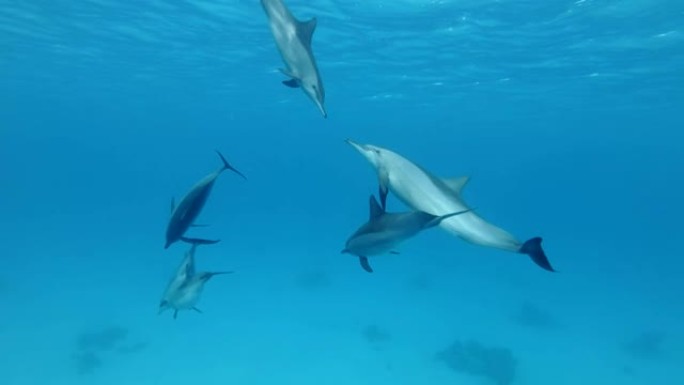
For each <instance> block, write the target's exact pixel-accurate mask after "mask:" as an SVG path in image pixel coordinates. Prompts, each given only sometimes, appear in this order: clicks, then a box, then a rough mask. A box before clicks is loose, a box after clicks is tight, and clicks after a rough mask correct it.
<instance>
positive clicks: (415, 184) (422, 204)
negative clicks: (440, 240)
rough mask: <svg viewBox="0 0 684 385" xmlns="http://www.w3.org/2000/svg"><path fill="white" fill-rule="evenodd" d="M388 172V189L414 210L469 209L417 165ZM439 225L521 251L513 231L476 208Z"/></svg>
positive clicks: (468, 238)
mask: <svg viewBox="0 0 684 385" xmlns="http://www.w3.org/2000/svg"><path fill="white" fill-rule="evenodd" d="M389 175H390V178H389V189H390V190H391V191H392V192H393V193H394V195H396V196H397V197H398V198H399V200H401V201H402V202H403V203H404V204H406V205H407V206H409V207H411V208H412V209H414V210H420V211H424V212H426V213H428V214H432V215H438V216H441V215H446V214H449V213H453V212H458V211H462V210H467V209H468V207H467V206H466V205H465V203H463V202H462V201H461V199H460V197H459V196H458V195H457V194H456V193H455V192H453V191H451V190H448V189H446V188H445V187H444V186H440V185H439V184H438V183H436V182H435V178H434V177H432V176H431V175H428V174H425V173H424V172H423V171H422V170H420V169H419V168H417V167H415V166H413V167H405V166H404V167H398V168H396V169H395V168H393V169H392V170H391V171H390V172H389ZM439 226H440V227H441V228H442V229H444V230H446V231H448V232H450V233H451V234H454V235H456V236H458V237H459V238H461V239H464V240H466V241H468V242H470V243H473V244H477V245H481V246H488V247H494V248H498V249H503V250H508V251H518V250H519V249H520V247H521V245H522V244H521V242H520V241H518V240H517V239H516V238H515V237H514V236H513V235H512V234H510V233H508V232H507V231H505V230H503V229H501V228H499V227H497V226H495V225H493V224H491V223H489V222H487V221H485V220H484V219H483V218H482V217H480V216H479V215H477V214H476V213H475V212H473V211H470V212H467V213H463V214H461V215H457V216H454V217H451V218H447V219H445V220H443V221H442V222H441V223H440V225H439Z"/></svg>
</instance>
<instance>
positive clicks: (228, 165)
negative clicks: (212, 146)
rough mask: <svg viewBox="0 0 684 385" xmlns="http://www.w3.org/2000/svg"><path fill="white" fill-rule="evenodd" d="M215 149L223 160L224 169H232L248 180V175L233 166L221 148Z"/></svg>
mask: <svg viewBox="0 0 684 385" xmlns="http://www.w3.org/2000/svg"><path fill="white" fill-rule="evenodd" d="M214 151H216V153H217V154H218V156H219V157H220V158H221V161H222V162H223V169H224V170H230V171H232V172H234V173H236V174H238V175H240V176H241V177H242V178H243V179H244V180H247V177H246V176H245V175H244V174H243V173H241V172H240V171H238V170H237V169H236V168H235V167H233V166H231V164H230V163H228V161H227V160H226V157H225V156H223V154H221V152H220V151H219V150H214Z"/></svg>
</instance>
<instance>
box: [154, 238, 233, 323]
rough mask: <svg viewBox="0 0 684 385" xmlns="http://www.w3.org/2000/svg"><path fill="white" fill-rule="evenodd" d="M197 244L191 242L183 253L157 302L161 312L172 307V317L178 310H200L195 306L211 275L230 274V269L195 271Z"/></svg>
mask: <svg viewBox="0 0 684 385" xmlns="http://www.w3.org/2000/svg"><path fill="white" fill-rule="evenodd" d="M196 247H197V244H193V245H192V247H191V249H190V250H189V251H188V252H186V253H185V257H184V258H183V261H181V263H180V265H179V266H178V268H177V269H176V273H175V275H174V276H173V277H171V279H170V280H169V283H168V285H167V286H166V289H165V290H164V294H163V296H162V299H161V301H160V302H159V312H158V314H161V313H162V312H163V311H164V310H166V309H173V310H174V312H173V318H174V319H176V317H178V311H179V310H189V309H192V310H195V311H196V312H198V313H201V312H202V311H201V310H200V309H198V308H197V306H196V305H197V302H199V299H200V295H201V294H202V291H203V289H204V284H206V283H207V282H208V281H209V279H211V277H213V276H215V275H221V274H231V273H233V272H232V271H222V272H202V273H196V272H195V250H196Z"/></svg>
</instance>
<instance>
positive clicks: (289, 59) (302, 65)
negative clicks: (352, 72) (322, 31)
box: [261, 0, 328, 118]
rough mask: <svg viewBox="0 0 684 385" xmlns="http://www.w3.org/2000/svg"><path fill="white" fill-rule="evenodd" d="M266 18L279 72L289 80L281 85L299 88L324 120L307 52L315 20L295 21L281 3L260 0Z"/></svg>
mask: <svg viewBox="0 0 684 385" xmlns="http://www.w3.org/2000/svg"><path fill="white" fill-rule="evenodd" d="M261 5H262V7H263V8H264V11H265V12H266V16H268V24H269V26H270V28H271V32H272V34H273V38H274V39H275V43H276V46H277V47H278V51H279V52H280V56H281V57H282V59H283V62H284V63H285V68H284V69H281V70H280V71H281V72H282V73H283V74H284V75H286V76H288V77H289V78H290V79H289V80H285V81H283V84H285V85H286V86H288V87H291V88H301V89H302V91H304V93H305V94H306V96H308V97H309V98H310V99H311V100H312V101H313V102H314V103H315V104H316V106H317V107H318V109H319V110H320V111H321V114H323V117H324V118H326V117H327V116H328V113H327V112H326V110H325V105H324V103H325V89H324V88H323V81H322V80H321V75H320V73H319V72H318V66H317V65H316V59H315V58H314V54H313V51H312V50H311V39H312V37H313V33H314V31H315V30H316V18H312V19H310V20H308V21H305V22H303V21H299V20H297V19H295V17H294V16H293V15H292V13H291V12H290V10H289V9H287V7H286V6H285V4H284V3H283V1H282V0H261Z"/></svg>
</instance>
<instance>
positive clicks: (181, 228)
mask: <svg viewBox="0 0 684 385" xmlns="http://www.w3.org/2000/svg"><path fill="white" fill-rule="evenodd" d="M216 153H217V154H218V155H219V157H220V158H221V161H223V166H222V167H221V168H219V169H218V170H216V171H214V172H212V173H211V174H209V175H207V176H205V177H204V178H202V180H200V181H199V182H197V183H196V184H195V185H194V186H193V187H192V188H191V189H190V191H188V193H187V194H186V195H185V196H184V197H183V199H181V200H180V202H178V205H175V204H174V202H173V200H172V201H171V217H170V218H169V222H168V224H167V226H166V244H165V245H164V248H165V249H168V248H169V246H171V245H172V244H173V243H175V242H177V241H179V240H182V241H185V242H188V243H198V244H211V243H216V242H218V240H206V239H198V238H187V237H185V232H186V231H187V230H188V228H190V227H191V226H199V225H195V224H194V222H195V219H197V216H199V214H200V212H201V211H202V208H204V204H205V203H206V202H207V198H209V194H210V193H211V190H212V188H213V187H214V183H215V182H216V178H218V176H219V175H221V173H222V172H223V171H225V170H231V171H233V172H235V173H237V174H238V175H240V176H241V177H243V178H244V179H247V178H246V177H245V176H244V175H243V174H242V173H241V172H240V171H238V170H236V169H235V168H233V166H231V165H230V164H229V163H228V161H227V160H226V158H225V157H224V156H223V155H222V154H221V153H220V152H219V151H216Z"/></svg>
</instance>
